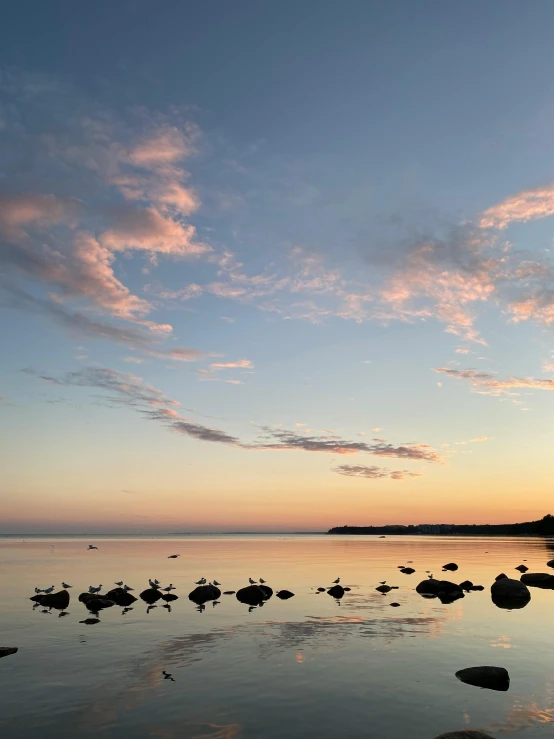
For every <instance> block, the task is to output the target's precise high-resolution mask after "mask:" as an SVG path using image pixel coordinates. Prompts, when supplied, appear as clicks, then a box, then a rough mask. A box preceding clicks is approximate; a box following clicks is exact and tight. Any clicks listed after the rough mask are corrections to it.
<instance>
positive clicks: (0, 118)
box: [0, 0, 554, 531]
mask: <svg viewBox="0 0 554 739" xmlns="http://www.w3.org/2000/svg"><path fill="white" fill-rule="evenodd" d="M31 10H32V12H31ZM553 20H554V9H553V8H552V7H551V6H550V5H548V4H546V3H541V4H539V3H536V4H528V5H525V6H523V5H522V4H521V3H516V2H490V3H486V4H483V3H476V2H466V3H463V4H456V5H455V4H453V3H448V4H445V3H441V2H421V3H417V4H416V3H411V2H397V3H394V4H383V3H374V2H367V1H365V2H355V1H354V0H350V2H348V3H346V4H342V5H341V4H337V3H334V2H333V3H331V2H326V1H318V2H302V3H298V2H245V1H243V2H236V3H228V2H211V3H177V2H166V3H163V4H160V5H159V6H156V7H154V6H152V4H151V3H143V2H132V3H131V2H128V3H125V2H121V3H117V4H115V5H114V6H113V7H109V8H108V7H107V6H105V5H89V6H75V4H73V3H69V2H52V3H48V4H43V5H41V6H36V5H35V4H33V6H30V5H29V4H26V3H23V4H19V5H17V6H16V5H13V7H12V8H11V9H10V13H9V17H8V21H7V22H6V23H5V24H3V26H2V28H0V49H1V51H0V134H1V138H0V254H1V255H2V256H1V261H0V270H1V272H0V308H1V310H0V331H1V332H2V343H3V352H2V363H1V365H0V396H2V398H3V403H2V406H1V408H0V419H1V420H0V428H1V430H2V434H3V436H5V440H6V441H5V444H4V445H3V452H2V456H3V459H2V469H3V470H4V472H3V479H1V478H0V484H1V488H0V491H1V495H2V497H3V499H4V502H5V504H6V505H5V515H4V516H2V519H4V521H5V524H4V526H3V528H4V529H5V530H10V531H11V530H14V531H15V530H17V531H23V530H29V531H35V530H36V531H42V530H44V531H48V530H66V531H75V530H79V531H80V530H89V529H91V530H99V531H100V530H114V531H115V530H129V531H135V530H143V529H144V530H151V531H155V530H159V531H165V530H175V529H176V528H178V529H180V530H222V529H224V530H227V529H233V528H235V529H241V530H244V529H245V528H253V529H260V528H261V529H276V528H286V529H291V528H292V529H294V528H297V529H309V528H314V529H319V528H328V527H329V526H332V525H335V524H339V523H347V522H348V523H371V522H374V523H386V522H414V521H416V522H417V521H420V520H421V521H423V520H427V521H433V522H436V521H450V520H452V521H473V520H475V521H478V520H483V521H485V520H492V521H496V520H515V519H525V518H531V517H537V516H540V515H543V514H544V513H546V512H548V511H547V509H548V505H549V503H548V501H549V494H550V493H549V479H550V477H551V473H552V463H551V461H550V457H551V454H550V450H549V447H550V435H551V432H552V420H551V419H552V406H551V403H552V401H551V393H550V392H549V391H550V390H552V389H554V379H553V378H554V374H553V371H554V355H553V351H554V342H553V341H552V336H551V333H552V329H551V325H552V322H553V321H554V297H553V296H554V279H553V278H554V272H553V270H552V261H551V249H552V222H553V221H552V214H554V185H553V184H552V180H553V173H554V161H553V154H552V147H551V129H552V119H553V114H554V82H553V81H552V78H551V71H550V70H551V69H552V62H553V59H552V56H553V52H552V45H551V35H552V27H553ZM523 491H524V493H525V494H524V495H522V492H523ZM168 527H169V528H168Z"/></svg>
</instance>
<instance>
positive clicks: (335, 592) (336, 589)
mask: <svg viewBox="0 0 554 739" xmlns="http://www.w3.org/2000/svg"><path fill="white" fill-rule="evenodd" d="M344 592H345V591H344V588H343V587H342V585H333V587H332V588H329V590H328V591H327V593H328V595H330V596H331V597H333V598H337V599H340V598H342V596H343V595H344Z"/></svg>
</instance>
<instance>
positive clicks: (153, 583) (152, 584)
mask: <svg viewBox="0 0 554 739" xmlns="http://www.w3.org/2000/svg"><path fill="white" fill-rule="evenodd" d="M148 582H149V584H150V587H151V588H154V590H158V589H159V587H160V584H159V582H158V581H157V580H151V579H150V578H148Z"/></svg>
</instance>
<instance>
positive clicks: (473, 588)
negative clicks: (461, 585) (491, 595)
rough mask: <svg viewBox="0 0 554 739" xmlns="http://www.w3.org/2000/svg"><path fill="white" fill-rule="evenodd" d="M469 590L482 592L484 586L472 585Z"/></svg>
mask: <svg viewBox="0 0 554 739" xmlns="http://www.w3.org/2000/svg"><path fill="white" fill-rule="evenodd" d="M471 589H472V590H484V589H485V586H484V585H474V586H473V587H472V588H471Z"/></svg>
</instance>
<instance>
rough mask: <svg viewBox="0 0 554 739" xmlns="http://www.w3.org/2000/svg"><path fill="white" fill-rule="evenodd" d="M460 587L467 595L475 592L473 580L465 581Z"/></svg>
mask: <svg viewBox="0 0 554 739" xmlns="http://www.w3.org/2000/svg"><path fill="white" fill-rule="evenodd" d="M460 587H461V589H462V590H465V591H466V592H467V593H469V591H470V590H473V583H472V582H471V580H464V581H463V582H461V583H460Z"/></svg>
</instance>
